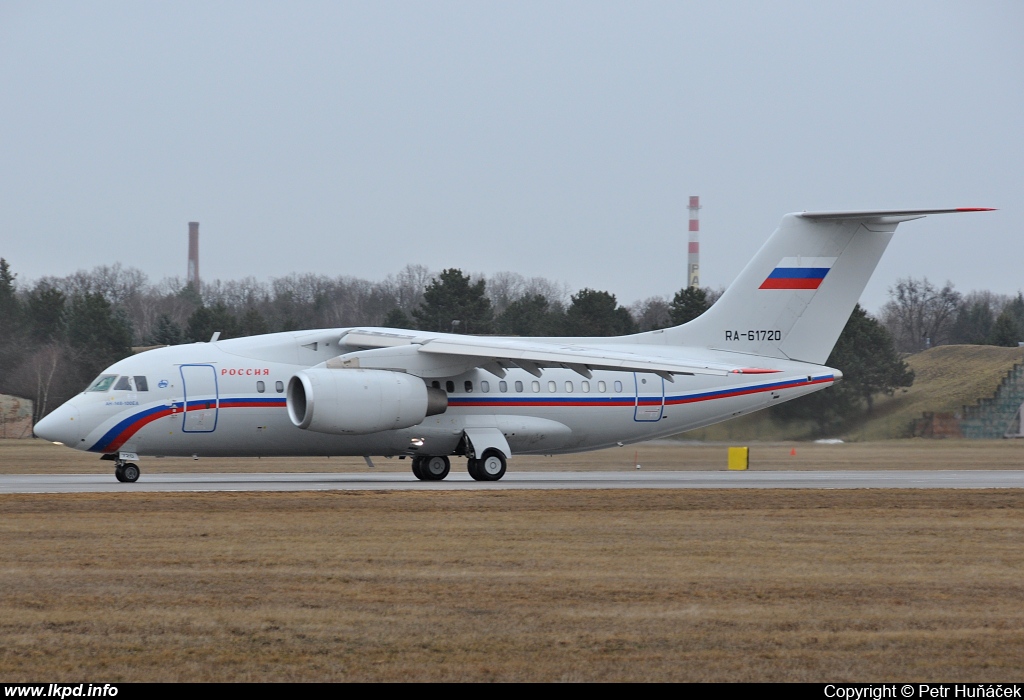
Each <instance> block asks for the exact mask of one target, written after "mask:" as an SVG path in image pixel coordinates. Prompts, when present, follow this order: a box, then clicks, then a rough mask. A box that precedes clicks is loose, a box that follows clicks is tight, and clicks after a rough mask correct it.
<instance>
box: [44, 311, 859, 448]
mask: <svg viewBox="0 0 1024 700" xmlns="http://www.w3.org/2000/svg"><path fill="white" fill-rule="evenodd" d="M344 331H345V329H332V330H320V331H299V332H293V333H275V334H270V335H265V336H257V337H254V338H239V339H233V340H225V341H218V342H210V343H195V344H191V345H181V346H173V347H167V348H160V349H156V350H151V351H148V352H144V353H140V354H138V355H135V356H132V357H129V358H127V359H125V360H122V361H120V362H118V363H116V364H114V365H113V366H111V367H110V368H109V369H108V370H106V371H105V374H108V375H117V376H118V377H125V376H127V377H131V378H132V381H131V382H127V384H128V385H129V386H130V388H122V389H119V390H116V389H114V388H113V385H114V384H116V382H114V384H112V385H111V387H108V388H106V389H105V390H101V391H95V390H93V391H86V392H83V393H82V394H79V395H78V396H76V397H75V398H73V399H71V400H70V401H68V402H67V403H66V404H65V405H64V406H61V407H60V408H58V409H57V410H56V411H54V412H53V413H52V414H50V416H47V417H46V418H45V419H44V422H41V423H40V424H39V425H38V426H37V433H38V434H40V435H42V436H44V437H46V438H47V439H52V440H55V441H60V442H63V443H64V444H66V445H68V446H71V447H75V448H77V449H80V450H89V451H93V452H97V453H106V454H115V453H137V454H140V455H151V456H164V455H166V456H192V455H196V456H204V457H214V456H272V455H279V456H288V455H291V456H314V455H324V456H341V455H355V456H362V455H371V456H377V455H380V456H395V455H449V454H454V453H457V451H458V449H459V443H460V440H462V439H463V435H464V432H465V431H466V429H467V428H497V429H498V430H500V431H501V433H502V434H504V436H505V438H506V439H507V441H508V445H509V447H510V448H511V452H512V454H517V453H518V454H554V453H563V452H580V451H586V450H594V449H600V448H604V447H610V446H613V445H616V444H628V443H633V442H640V441H643V440H650V439H652V438H658V437H665V436H669V435H674V434H677V433H680V432H683V431H686V430H691V429H694V428H699V427H702V426H705V425H710V424H712V423H716V422H719V421H722V420H726V419H729V418H733V417H735V416H738V415H741V414H745V413H750V412H752V411H756V410H759V409H761V408H765V407H767V406H769V405H772V404H775V403H780V402H782V401H786V400H789V399H793V398H796V397H798V396H802V395H804V394H808V393H811V392H813V391H816V390H818V389H821V388H824V387H827V386H830V385H831V384H832V383H833V382H834V381H835V380H836V379H838V378H839V377H840V376H841V375H840V373H839V372H837V371H836V370H833V369H830V368H828V367H824V366H820V365H812V364H807V363H800V362H792V361H788V360H779V359H774V358H764V357H754V356H749V355H742V354H738V353H731V352H724V351H719V350H700V349H694V348H673V347H670V346H651V347H646V346H645V347H640V348H638V347H637V346H633V348H634V349H638V350H644V351H646V352H648V353H649V354H654V355H660V356H664V357H667V358H672V357H675V356H681V355H682V353H683V352H684V351H685V355H686V357H687V358H689V359H691V360H692V359H693V358H694V357H695V356H696V357H698V358H699V359H701V360H704V361H707V362H723V363H731V364H732V365H736V366H740V367H743V366H749V367H751V371H750V372H745V373H730V374H727V375H725V376H708V375H692V376H690V375H679V376H676V377H675V381H674V382H669V381H665V380H664V379H662V377H661V376H659V375H657V374H653V373H645V372H617V371H599V370H595V371H593V372H592V376H590V377H589V378H587V377H584V376H582V375H581V374H579V373H577V372H575V371H573V370H571V369H563V368H548V369H544V370H543V372H541V373H540V374H541V376H539V377H537V376H534V375H533V374H531V373H529V372H527V371H526V370H524V369H518V368H512V369H508V370H507V372H506V373H505V376H504V377H499V376H496V375H495V374H493V373H490V372H487V371H485V370H481V369H472V370H469V371H466V372H463V373H460V374H458V375H455V376H449V377H438V378H436V379H435V378H425V379H424V381H425V382H426V383H427V384H428V385H429V384H434V386H437V387H439V388H440V389H442V390H444V391H445V392H446V393H447V395H448V408H447V410H446V411H444V412H443V413H441V414H439V415H432V416H428V417H427V418H425V419H424V420H423V421H422V422H421V423H419V424H418V425H415V426H413V427H409V428H403V429H400V430H383V431H380V432H374V433H371V434H365V435H341V434H327V433H318V432H313V431H311V430H304V429H301V428H299V427H296V425H295V424H294V423H293V421H292V420H291V419H290V418H289V415H288V410H287V407H286V394H285V391H286V388H287V387H288V383H289V381H290V379H291V378H292V377H293V376H295V374H296V373H297V372H299V371H302V370H305V369H308V368H310V367H313V366H317V365H320V364H321V363H323V362H325V361H326V360H329V359H331V358H332V357H336V356H338V355H339V354H341V352H342V351H341V350H339V348H338V345H337V342H336V341H337V338H338V337H339V336H340V335H342V334H343V333H344ZM620 347H621V346H620ZM337 371H341V372H344V371H346V370H337ZM139 377H142V378H144V381H139V379H138V378H139ZM122 384H124V383H122ZM143 387H144V388H145V390H142V388H143ZM44 423H45V424H44Z"/></svg>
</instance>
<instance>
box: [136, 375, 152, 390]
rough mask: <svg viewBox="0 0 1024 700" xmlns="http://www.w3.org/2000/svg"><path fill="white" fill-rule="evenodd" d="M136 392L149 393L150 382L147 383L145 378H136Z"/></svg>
mask: <svg viewBox="0 0 1024 700" xmlns="http://www.w3.org/2000/svg"><path fill="white" fill-rule="evenodd" d="M135 390H136V391H149V382H147V381H146V378H145V377H136V378H135Z"/></svg>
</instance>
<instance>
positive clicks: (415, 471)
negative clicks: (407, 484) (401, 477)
mask: <svg viewBox="0 0 1024 700" xmlns="http://www.w3.org/2000/svg"><path fill="white" fill-rule="evenodd" d="M422 462H423V458H422V457H413V458H412V475H413V476H415V477H416V478H417V479H419V480H420V481H423V478H424V477H423V471H422V466H423V465H422Z"/></svg>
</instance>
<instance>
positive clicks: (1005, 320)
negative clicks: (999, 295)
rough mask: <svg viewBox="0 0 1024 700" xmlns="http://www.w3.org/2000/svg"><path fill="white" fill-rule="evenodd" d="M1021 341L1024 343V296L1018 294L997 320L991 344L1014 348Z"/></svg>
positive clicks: (993, 327) (993, 328)
mask: <svg viewBox="0 0 1024 700" xmlns="http://www.w3.org/2000/svg"><path fill="white" fill-rule="evenodd" d="M1020 341H1024V295H1022V294H1021V293H1020V292H1017V296H1016V297H1014V298H1013V299H1011V300H1010V301H1009V303H1007V304H1006V306H1004V307H1003V311H1002V313H1000V314H999V316H998V317H997V318H996V322H995V324H994V325H993V326H992V336H991V339H990V341H989V342H990V343H991V344H992V345H1002V346H1003V347H1008V348H1012V347H1016V346H1017V343H1019V342H1020Z"/></svg>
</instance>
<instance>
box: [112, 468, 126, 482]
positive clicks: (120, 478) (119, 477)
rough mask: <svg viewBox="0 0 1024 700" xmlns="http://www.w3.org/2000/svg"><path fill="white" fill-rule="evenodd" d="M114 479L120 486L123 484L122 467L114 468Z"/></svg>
mask: <svg viewBox="0 0 1024 700" xmlns="http://www.w3.org/2000/svg"><path fill="white" fill-rule="evenodd" d="M114 477H115V478H116V479H117V480H118V481H120V482H121V483H122V484H123V483H124V482H125V478H124V466H123V465H118V466H116V467H114Z"/></svg>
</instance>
